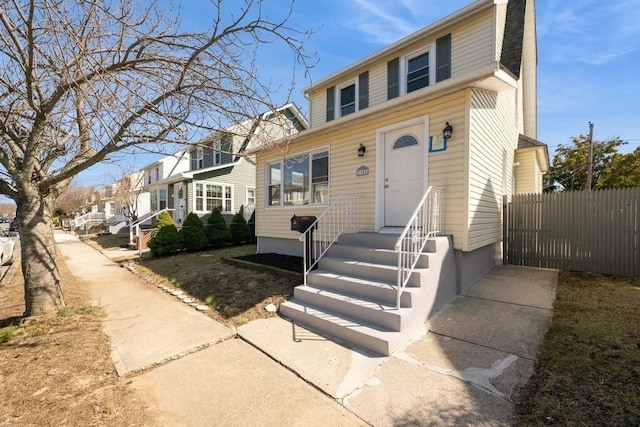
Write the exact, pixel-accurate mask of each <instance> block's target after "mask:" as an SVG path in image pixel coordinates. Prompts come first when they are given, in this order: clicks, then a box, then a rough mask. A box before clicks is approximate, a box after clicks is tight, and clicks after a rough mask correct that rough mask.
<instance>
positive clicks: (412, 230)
mask: <svg viewBox="0 0 640 427" xmlns="http://www.w3.org/2000/svg"><path fill="white" fill-rule="evenodd" d="M443 195H444V190H442V189H441V188H437V187H429V188H428V189H427V191H426V192H425V194H424V196H422V199H420V202H419V203H418V206H417V207H416V209H415V211H414V212H413V214H412V215H411V217H410V218H409V221H407V225H406V226H405V227H404V229H403V230H402V233H401V234H400V237H398V240H397V241H396V244H395V247H394V248H395V251H396V252H397V254H398V279H397V299H396V308H400V299H401V296H402V292H403V290H404V288H405V287H406V286H407V282H408V281H409V278H410V277H411V274H412V273H413V271H414V270H415V266H416V264H417V262H418V259H419V257H420V254H421V253H422V251H423V250H424V247H425V245H426V244H427V240H428V239H430V238H431V237H433V236H435V235H436V234H437V233H439V232H440V231H442V215H441V213H442V212H441V211H440V209H441V206H442V198H443Z"/></svg>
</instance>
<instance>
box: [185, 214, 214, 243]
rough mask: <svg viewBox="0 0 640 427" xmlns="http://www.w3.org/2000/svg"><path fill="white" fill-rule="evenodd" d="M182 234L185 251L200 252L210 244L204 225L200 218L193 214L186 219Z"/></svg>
mask: <svg viewBox="0 0 640 427" xmlns="http://www.w3.org/2000/svg"><path fill="white" fill-rule="evenodd" d="M180 233H181V234H182V241H183V242H184V247H185V249H188V250H198V249H202V248H204V247H206V246H207V245H208V244H209V240H208V239H207V234H206V233H205V231H204V223H203V222H202V220H201V219H200V217H199V216H198V215H196V214H195V213H193V212H191V213H190V214H189V215H187V218H185V220H184V223H183V224H182V230H180Z"/></svg>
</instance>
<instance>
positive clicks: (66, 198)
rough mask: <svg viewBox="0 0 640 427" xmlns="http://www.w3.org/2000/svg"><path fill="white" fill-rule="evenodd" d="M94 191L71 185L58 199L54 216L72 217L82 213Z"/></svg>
mask: <svg viewBox="0 0 640 427" xmlns="http://www.w3.org/2000/svg"><path fill="white" fill-rule="evenodd" d="M94 191H95V190H94V189H93V188H86V187H83V186H81V185H73V184H71V185H69V186H68V187H67V188H65V189H64V191H62V192H61V193H60V195H59V196H58V197H57V199H56V201H55V203H54V214H55V215H57V216H60V215H64V216H71V215H73V214H75V213H78V212H80V211H81V210H82V209H83V208H84V207H85V205H86V204H87V201H88V200H89V197H90V195H91V194H92V193H93V192H94Z"/></svg>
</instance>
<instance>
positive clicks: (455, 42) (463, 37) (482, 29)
mask: <svg viewBox="0 0 640 427" xmlns="http://www.w3.org/2000/svg"><path fill="white" fill-rule="evenodd" d="M449 32H451V78H458V77H462V76H464V75H466V74H469V73H474V72H476V71H477V70H479V69H482V68H483V67H485V66H487V65H489V64H492V63H494V62H495V61H496V53H495V24H494V18H493V9H492V8H489V9H486V10H485V11H483V12H482V13H479V14H477V15H476V16H474V17H472V18H470V19H468V20H465V21H463V22H462V23H460V24H458V25H457V26H455V27H453V28H451V29H446V30H441V31H438V32H437V33H432V34H430V35H429V36H428V38H423V39H419V40H416V41H414V42H412V43H410V44H408V45H406V46H404V47H403V48H402V49H400V50H397V51H395V52H393V54H387V55H386V56H380V58H379V60H378V61H377V62H374V63H372V64H370V65H369V66H368V68H363V69H359V70H353V71H352V72H351V73H349V74H344V75H340V76H337V77H336V78H335V80H333V81H331V82H327V83H326V84H324V85H322V86H318V87H316V88H314V89H313V90H311V91H310V92H309V96H310V99H309V105H310V111H311V113H310V114H311V118H310V126H311V128H314V127H318V126H320V125H322V124H324V123H326V105H327V104H326V90H327V88H328V87H331V86H338V85H340V84H342V83H345V82H347V81H350V80H353V79H356V78H357V77H358V74H359V73H361V72H364V71H366V70H368V71H369V108H371V107H375V106H377V105H380V104H383V103H385V102H387V62H388V61H390V60H391V59H393V58H396V57H400V58H403V57H405V56H407V55H411V54H413V53H415V52H416V51H418V50H420V49H424V48H433V49H432V50H431V54H432V55H434V54H435V41H436V39H438V38H439V37H442V36H444V35H446V34H448V33H449ZM432 64H433V65H435V63H433V62H432ZM363 66H365V65H363ZM432 72H435V70H433V71H432ZM436 85H437V84H436Z"/></svg>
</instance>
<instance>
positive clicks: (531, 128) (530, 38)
mask: <svg viewBox="0 0 640 427" xmlns="http://www.w3.org/2000/svg"><path fill="white" fill-rule="evenodd" d="M532 3H533V2H527V6H526V11H525V32H524V40H523V46H522V48H523V49H522V73H521V79H522V85H523V90H524V93H525V94H526V97H524V99H523V103H524V124H523V128H524V131H523V133H524V134H525V135H527V136H529V137H531V138H534V139H537V138H538V101H537V100H538V93H537V91H538V89H537V84H536V82H537V78H538V77H537V65H538V55H537V43H536V29H535V19H536V17H535V10H534V7H533V4H532Z"/></svg>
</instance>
